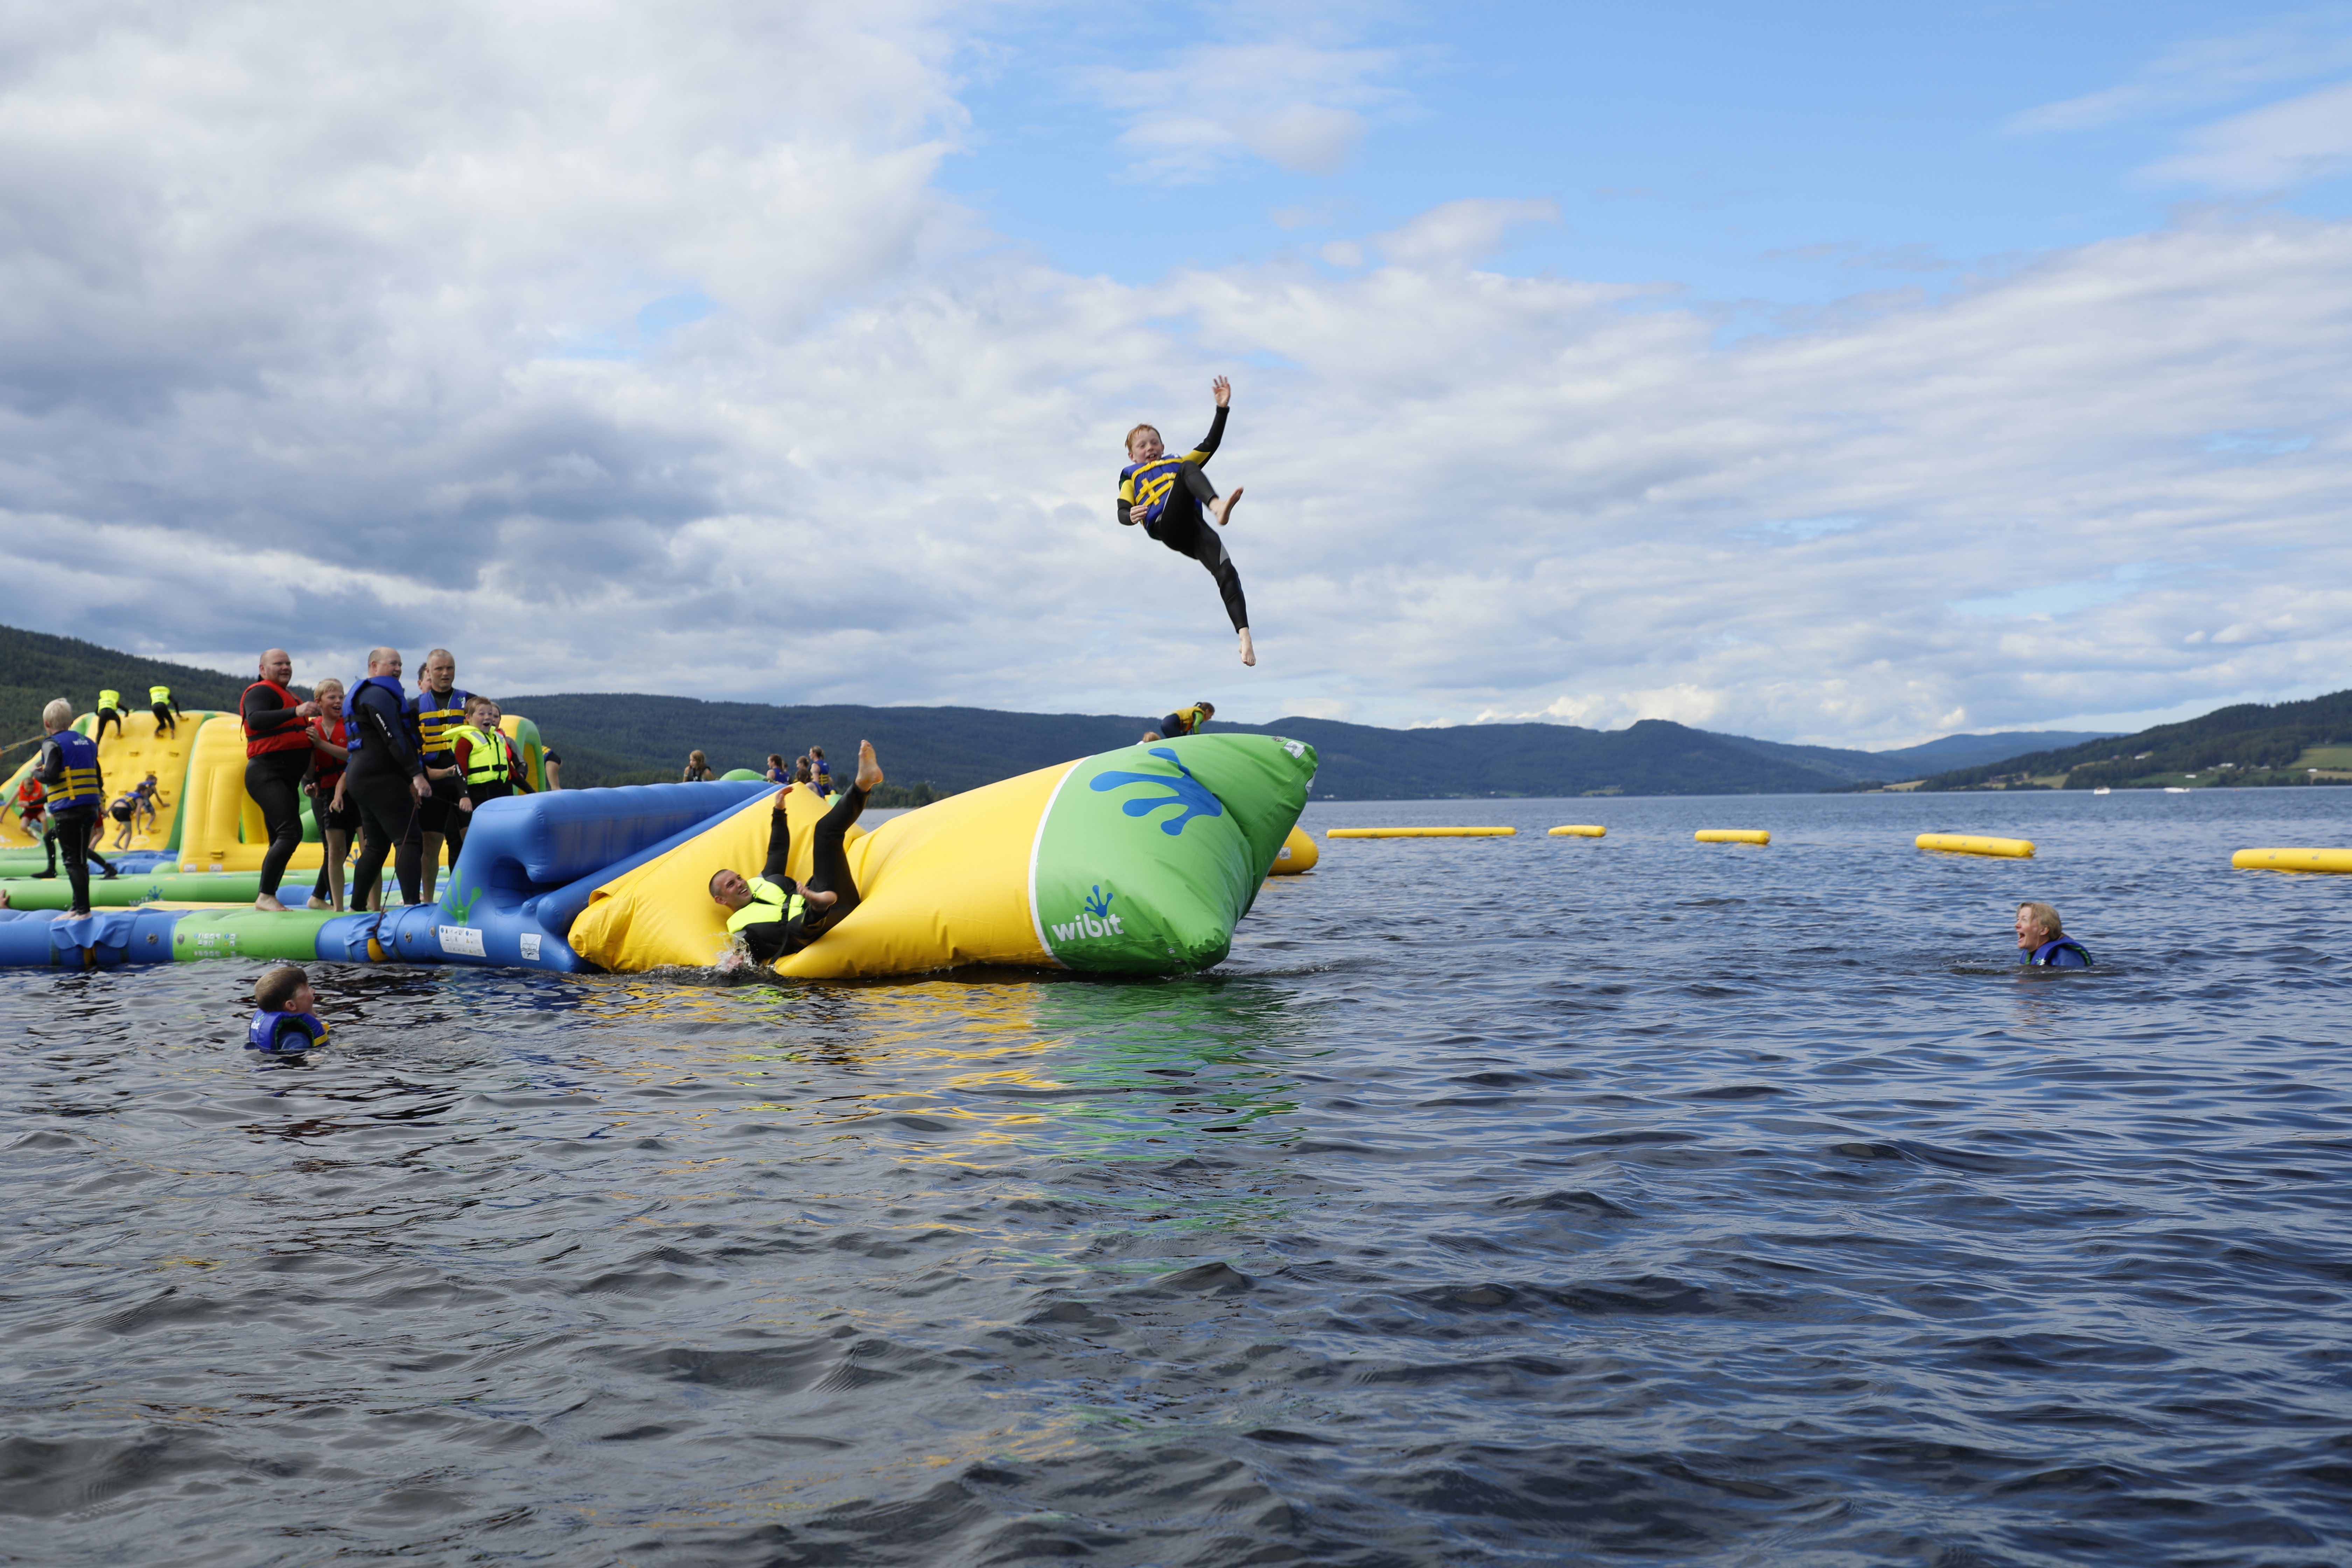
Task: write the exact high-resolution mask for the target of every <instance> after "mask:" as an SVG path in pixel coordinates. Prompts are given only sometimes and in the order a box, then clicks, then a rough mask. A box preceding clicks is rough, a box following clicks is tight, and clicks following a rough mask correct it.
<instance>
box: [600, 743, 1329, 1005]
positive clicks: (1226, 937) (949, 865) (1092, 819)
mask: <svg viewBox="0 0 2352 1568" xmlns="http://www.w3.org/2000/svg"><path fill="white" fill-rule="evenodd" d="M1314 772H1315V752H1314V748H1313V747H1311V746H1308V745H1307V744H1305V743H1304V742H1297V741H1284V740H1280V739H1277V738H1276V737H1273V736H1266V735H1191V736H1181V737H1178V738H1176V739H1173V740H1169V741H1161V742H1153V743H1151V744H1150V745H1149V746H1131V747H1126V748H1122V749H1121V750H1118V751H1116V752H1102V753H1100V754H1098V755H1096V756H1092V757H1082V758H1080V759H1078V760H1077V761H1076V762H1075V763H1061V764H1059V765H1057V766H1055V767H1050V768H1041V769H1039V770H1038V771H1037V772H1035V773H1024V774H1023V775H1022V776H1020V777H1018V778H1011V779H1005V780H1003V781H1002V782H1001V783H997V784H989V785H987V786H986V787H984V788H982V789H976V790H970V791H967V792H965V793H964V794H962V795H950V796H949V797H948V798H947V799H945V800H942V801H937V802H934V803H933V804H931V805H927V806H924V807H922V808H921V809H919V810H917V811H910V812H908V813H906V814H905V815H904V816H897V817H893V818H892V819H891V820H889V821H887V822H885V823H883V824H881V825H880V826H877V827H876V828H875V829H874V831H873V832H871V833H868V834H866V835H863V836H861V837H857V838H856V839H855V840H854V841H851V842H849V843H848V845H847V854H846V858H847V859H848V862H849V871H850V875H851V877H852V878H853V879H855V880H856V884H857V889H858V894H859V902H858V905H857V907H856V910H853V911H852V912H851V913H850V914H848V915H847V916H845V917H844V918H843V920H842V921H841V922H840V923H839V924H838V925H836V926H835V927H834V928H833V929H831V930H830V931H825V932H824V934H823V935H822V936H821V937H819V938H818V939H817V940H816V941H815V942H811V943H810V944H809V945H808V946H807V947H805V948H803V949H802V950H801V951H800V952H795V953H791V954H788V955H787V956H785V957H783V958H781V959H779V960H777V961H776V963H775V965H774V967H775V969H776V972H777V973H780V974H785V975H790V976H793V977H794V978H798V979H805V980H845V979H853V978H856V977H860V976H866V975H883V974H916V973H925V972H927V971H931V970H940V969H950V968H957V967H961V966H964V965H969V964H1019V965H1026V966H1030V967H1051V968H1069V969H1080V970H1090V971H1096V972H1100V973H1126V974H1145V973H1184V972H1186V971H1189V970H1194V969H1200V968H1203V967H1206V966H1207V965H1209V964H1212V963H1216V962H1218V961H1219V960H1220V959H1222V958H1223V957H1224V955H1225V953H1226V952H1227V951H1228V949H1229V948H1230V947H1231V945H1232V942H1233V929H1234V922H1235V921H1238V920H1240V919H1241V917H1242V916H1243V915H1244V914H1245V913H1246V912H1247V911H1248V910H1249V907H1250V902H1251V900H1253V899H1255V897H1256V895H1257V891H1258V889H1259V887H1260V886H1261V884H1262V883H1263V881H1264V879H1265V876H1266V873H1267V871H1268V869H1269V868H1271V867H1272V866H1273V864H1274V860H1275V857H1276V853H1277V852H1278V851H1279V850H1280V849H1281V847H1282V845H1283V842H1284V839H1285V837H1286V836H1287V835H1288V833H1289V832H1290V830H1291V828H1292V827H1293V826H1295V825H1296V824H1297V820H1298V813H1299V811H1300V810H1301V809H1302V808H1303V807H1304V806H1305V805H1306V804H1307V780H1309V779H1310V778H1312V777H1313V776H1314ZM769 798H771V797H769V796H757V797H754V804H752V805H750V806H747V807H745V808H743V809H740V810H738V811H736V812H734V813H732V814H731V815H730V816H726V817H723V818H721V819H720V820H719V821H718V822H717V823H714V824H713V825H712V826H710V827H709V828H706V829H705V830H704V831H703V832H701V833H699V834H698V835H696V836H695V837H693V838H690V839H688V841H687V842H686V843H684V844H682V845H680V846H678V847H677V848H675V849H672V850H669V851H668V852H667V853H666V854H664V855H662V856H660V857H659V858H656V859H654V860H652V861H649V862H647V863H646V865H643V866H640V867H638V868H635V870H632V871H629V872H626V873H625V874H623V875H622V876H619V877H617V878H615V879H614V880H613V881H611V882H610V883H608V884H606V885H604V887H601V888H598V889H596V890H595V892H594V894H593V896H592V898H591V900H590V902H589V904H588V907H587V908H586V909H585V910H582V911H581V914H580V916H579V918H578V919H577V920H575V921H573V922H572V929H571V931H570V932H569V933H568V939H569V941H570V942H571V944H572V950H573V951H574V952H578V953H579V954H580V955H581V956H582V957H583V958H585V959H587V960H588V961H589V962H591V963H595V964H598V965H600V966H602V967H604V968H605V969H610V970H619V971H630V970H644V969H653V968H659V967H663V966H665V965H673V964H677V965H707V964H710V963H714V962H716V961H717V960H718V959H719V957H720V955H721V954H723V953H724V952H727V950H728V949H729V948H730V946H731V942H730V939H729V937H728V935H727V931H726V921H725V917H724V914H723V911H721V910H720V909H719V906H718V905H716V904H714V903H712V902H711V901H710V893H709V881H710V877H711V874H712V873H713V872H715V871H718V870H719V869H720V868H733V869H735V870H739V871H756V870H758V869H759V868H760V865H761V861H762V859H763V858H765V855H766V851H767V846H768V841H769V833H770V817H771V815H772V814H771V813H770V812H769V811H768V810H767V809H765V807H764V806H762V805H760V804H759V802H761V801H764V800H767V799H769ZM823 810H824V802H823V801H821V800H819V799H818V798H817V796H816V795H814V792H812V791H808V790H806V789H803V788H798V787H796V788H795V789H794V790H793V792H792V795H790V796H789V797H787V804H786V806H785V812H786V816H787V818H788V826H789V827H790V829H791V831H792V834H793V861H792V869H793V875H794V876H796V877H798V876H803V875H805V868H806V866H807V863H808V862H807V854H808V851H807V847H806V841H807V837H808V834H809V830H810V829H813V828H814V826H815V824H816V820H817V817H818V816H820V815H822V812H823Z"/></svg>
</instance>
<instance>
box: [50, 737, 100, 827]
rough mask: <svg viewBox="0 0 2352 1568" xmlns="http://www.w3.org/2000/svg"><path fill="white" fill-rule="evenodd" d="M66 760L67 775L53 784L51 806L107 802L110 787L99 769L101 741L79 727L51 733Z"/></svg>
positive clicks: (60, 808)
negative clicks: (102, 781)
mask: <svg viewBox="0 0 2352 1568" xmlns="http://www.w3.org/2000/svg"><path fill="white" fill-rule="evenodd" d="M49 739H50V741H51V742H55V744H56V746H57V748H58V756H59V757H61V758H62V759H63V760H64V762H65V764H66V776H65V777H64V778H63V779H61V780H59V781H58V783H56V784H51V785H50V786H49V810H50V811H52V812H59V811H71V810H72V809H73V808H74V807H76V806H78V805H88V806H98V805H104V804H105V796H106V791H105V788H104V786H103V785H102V784H100V780H99V773H98V742H96V741H93V740H91V739H90V738H89V736H88V735H85V734H82V733H80V732H79V731H75V730H60V731H58V732H57V733H56V734H54V735H51V736H50V737H49Z"/></svg>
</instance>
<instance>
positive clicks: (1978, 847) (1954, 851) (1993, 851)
mask: <svg viewBox="0 0 2352 1568" xmlns="http://www.w3.org/2000/svg"><path fill="white" fill-rule="evenodd" d="M1911 842H1912V843H1913V844H1915V845H1916V846H1917V847H1920V848H1922V849H1941V850H1943V851H1944V852H1945V853H1946V854H1948V855H2005V856H2007V857H2008V858H2011V859H2012V860H2031V859H2032V858H2033V840H2032V839H2031V838H1988V837H1985V836H1984V835H1983V834H1981V833H1922V834H1921V835H1919V837H1916V838H1915V839H1913V840H1912V841H1911Z"/></svg>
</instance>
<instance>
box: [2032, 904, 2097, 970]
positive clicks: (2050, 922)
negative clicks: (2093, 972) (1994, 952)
mask: <svg viewBox="0 0 2352 1568" xmlns="http://www.w3.org/2000/svg"><path fill="white" fill-rule="evenodd" d="M2017 962H2018V963H2030V964H2032V965H2033V966H2034V967H2035V968H2037V969H2088V968H2090V967H2091V955H2090V954H2089V953H2088V952H2085V951H2084V948H2083V944H2082V943H2081V942H2076V941H2074V939H2073V938H2072V937H2069V936H2068V935H2067V934H2066V933H2065V931H2063V929H2062V928H2061V927H2060V925H2059V921H2058V911H2057V910H2055V909H2053V908H2052V907H2051V906H2050V905H2048V904H2039V903H2035V904H2020V905H2018V906H2017Z"/></svg>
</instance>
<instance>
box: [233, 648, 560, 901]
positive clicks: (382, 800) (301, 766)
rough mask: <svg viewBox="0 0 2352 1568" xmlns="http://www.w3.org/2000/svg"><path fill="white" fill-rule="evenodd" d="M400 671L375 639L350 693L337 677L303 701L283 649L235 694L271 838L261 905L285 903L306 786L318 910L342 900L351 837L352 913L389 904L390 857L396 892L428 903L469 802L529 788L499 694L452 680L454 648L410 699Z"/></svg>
mask: <svg viewBox="0 0 2352 1568" xmlns="http://www.w3.org/2000/svg"><path fill="white" fill-rule="evenodd" d="M405 668H406V667H405V665H404V661H403V660H402V658H401V655H400V650H399V649H398V648H394V647H379V648H374V649H372V650H370V652H369V654H368V668H367V674H366V676H365V677H364V678H363V679H361V680H360V681H359V682H358V684H356V685H355V686H352V688H350V689H348V691H347V690H346V689H345V688H344V686H343V683H342V682H341V681H340V680H336V679H331V678H330V679H326V680H322V681H320V682H319V684H318V687H317V689H316V695H315V696H314V697H313V698H312V699H311V700H308V701H304V700H301V699H299V698H298V697H296V696H295V694H294V692H293V690H292V689H290V687H289V685H288V682H289V681H290V680H291V679H293V660H292V659H291V658H289V657H288V656H287V654H286V651H285V650H284V649H283V648H271V649H270V650H269V651H268V652H267V653H265V654H263V655H262V656H261V668H260V673H259V679H256V680H255V681H254V683H253V684H252V685H250V686H248V687H247V688H246V689H245V696H244V698H243V700H242V701H241V702H240V703H239V704H238V717H239V718H240V719H241V720H242V721H243V722H244V725H245V734H246V742H245V752H246V763H245V789H246V793H247V795H251V796H252V797H253V801H254V804H255V805H258V806H259V807H260V808H261V815H262V820H263V822H264V824H265V825H266V826H267V828H268V834H269V850H268V854H267V855H266V856H265V857H264V858H263V860H262V865H261V885H260V889H259V896H258V897H257V898H256V899H255V900H254V907H255V908H256V909H262V910H281V909H283V908H285V905H283V904H282V903H280V902H279V901H278V884H279V882H280V881H281V880H282V879H283V878H284V876H285V871H286V863H287V862H288V861H289V859H291V858H293V855H294V850H295V847H297V846H298V845H299V844H300V843H301V842H302V813H301V804H300V799H299V795H300V793H301V792H308V793H309V795H310V798H311V814H312V816H314V817H316V819H317V821H318V824H319V837H320V838H321V839H322V840H324V842H325V845H326V857H325V860H324V863H323V864H322V865H321V866H320V868H319V879H318V882H317V883H316V884H315V885H314V886H313V887H312V888H311V889H310V907H311V908H312V909H335V910H340V909H341V908H343V907H344V889H343V886H342V880H343V859H344V857H345V855H346V853H347V852H348V851H349V850H350V848H351V847H352V843H353V841H354V837H356V841H357V844H358V847H359V853H358V857H357V858H356V859H355V860H354V861H353V862H352V877H351V889H350V902H351V907H352V909H355V910H356V909H382V908H383V863H384V861H385V859H386V858H390V859H391V861H392V863H393V875H394V878H395V879H397V880H398V881H399V883H400V896H401V899H402V900H403V901H404V902H406V903H411V904H416V903H430V902H432V901H433V897H434V893H435V889H436V884H437V883H438V881H439V879H440V871H441V865H442V861H443V858H444V855H445V854H446V858H447V862H448V864H449V865H450V866H451V867H453V868H454V867H455V866H456V865H457V856H458V853H459V851H460V850H462V849H463V848H464V847H465V843H466V827H467V824H468V823H469V822H470V821H471V820H472V815H473V812H474V809H475V807H477V806H478V805H482V804H483V803H484V802H486V801H492V800H499V799H501V798H503V797H505V796H507V795H514V794H518V793H527V792H529V791H530V788H531V784H530V773H529V772H528V770H527V769H526V768H525V767H524V765H523V760H522V757H521V754H520V752H517V751H516V749H515V745H514V742H512V741H511V740H509V738H508V737H507V735H506V734H505V732H504V731H501V730H500V729H499V721H500V720H501V718H503V715H502V714H501V713H500V712H499V705H498V703H497V702H495V701H494V700H491V699H489V698H488V697H484V696H481V695H479V694H478V693H475V692H469V691H466V690H463V689H460V688H459V687H458V685H457V658H456V657H455V656H454V655H452V654H451V653H450V652H449V650H448V649H447V648H445V647H436V648H435V649H433V650H432V651H431V652H430V653H427V654H426V655H425V663H424V666H423V667H422V668H420V669H419V670H418V671H417V689H416V691H415V695H413V696H412V695H410V694H409V693H408V692H407V691H405V690H404V689H403V688H402V686H401V677H402V675H403V674H404V672H405ZM549 760H550V761H551V762H553V761H554V759H552V758H550V759H549ZM557 765H558V766H560V765H561V764H560V763H558V764H557ZM549 771H550V773H551V780H550V783H551V785H552V784H553V782H554V781H553V774H554V769H553V768H551V769H550V770H549Z"/></svg>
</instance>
